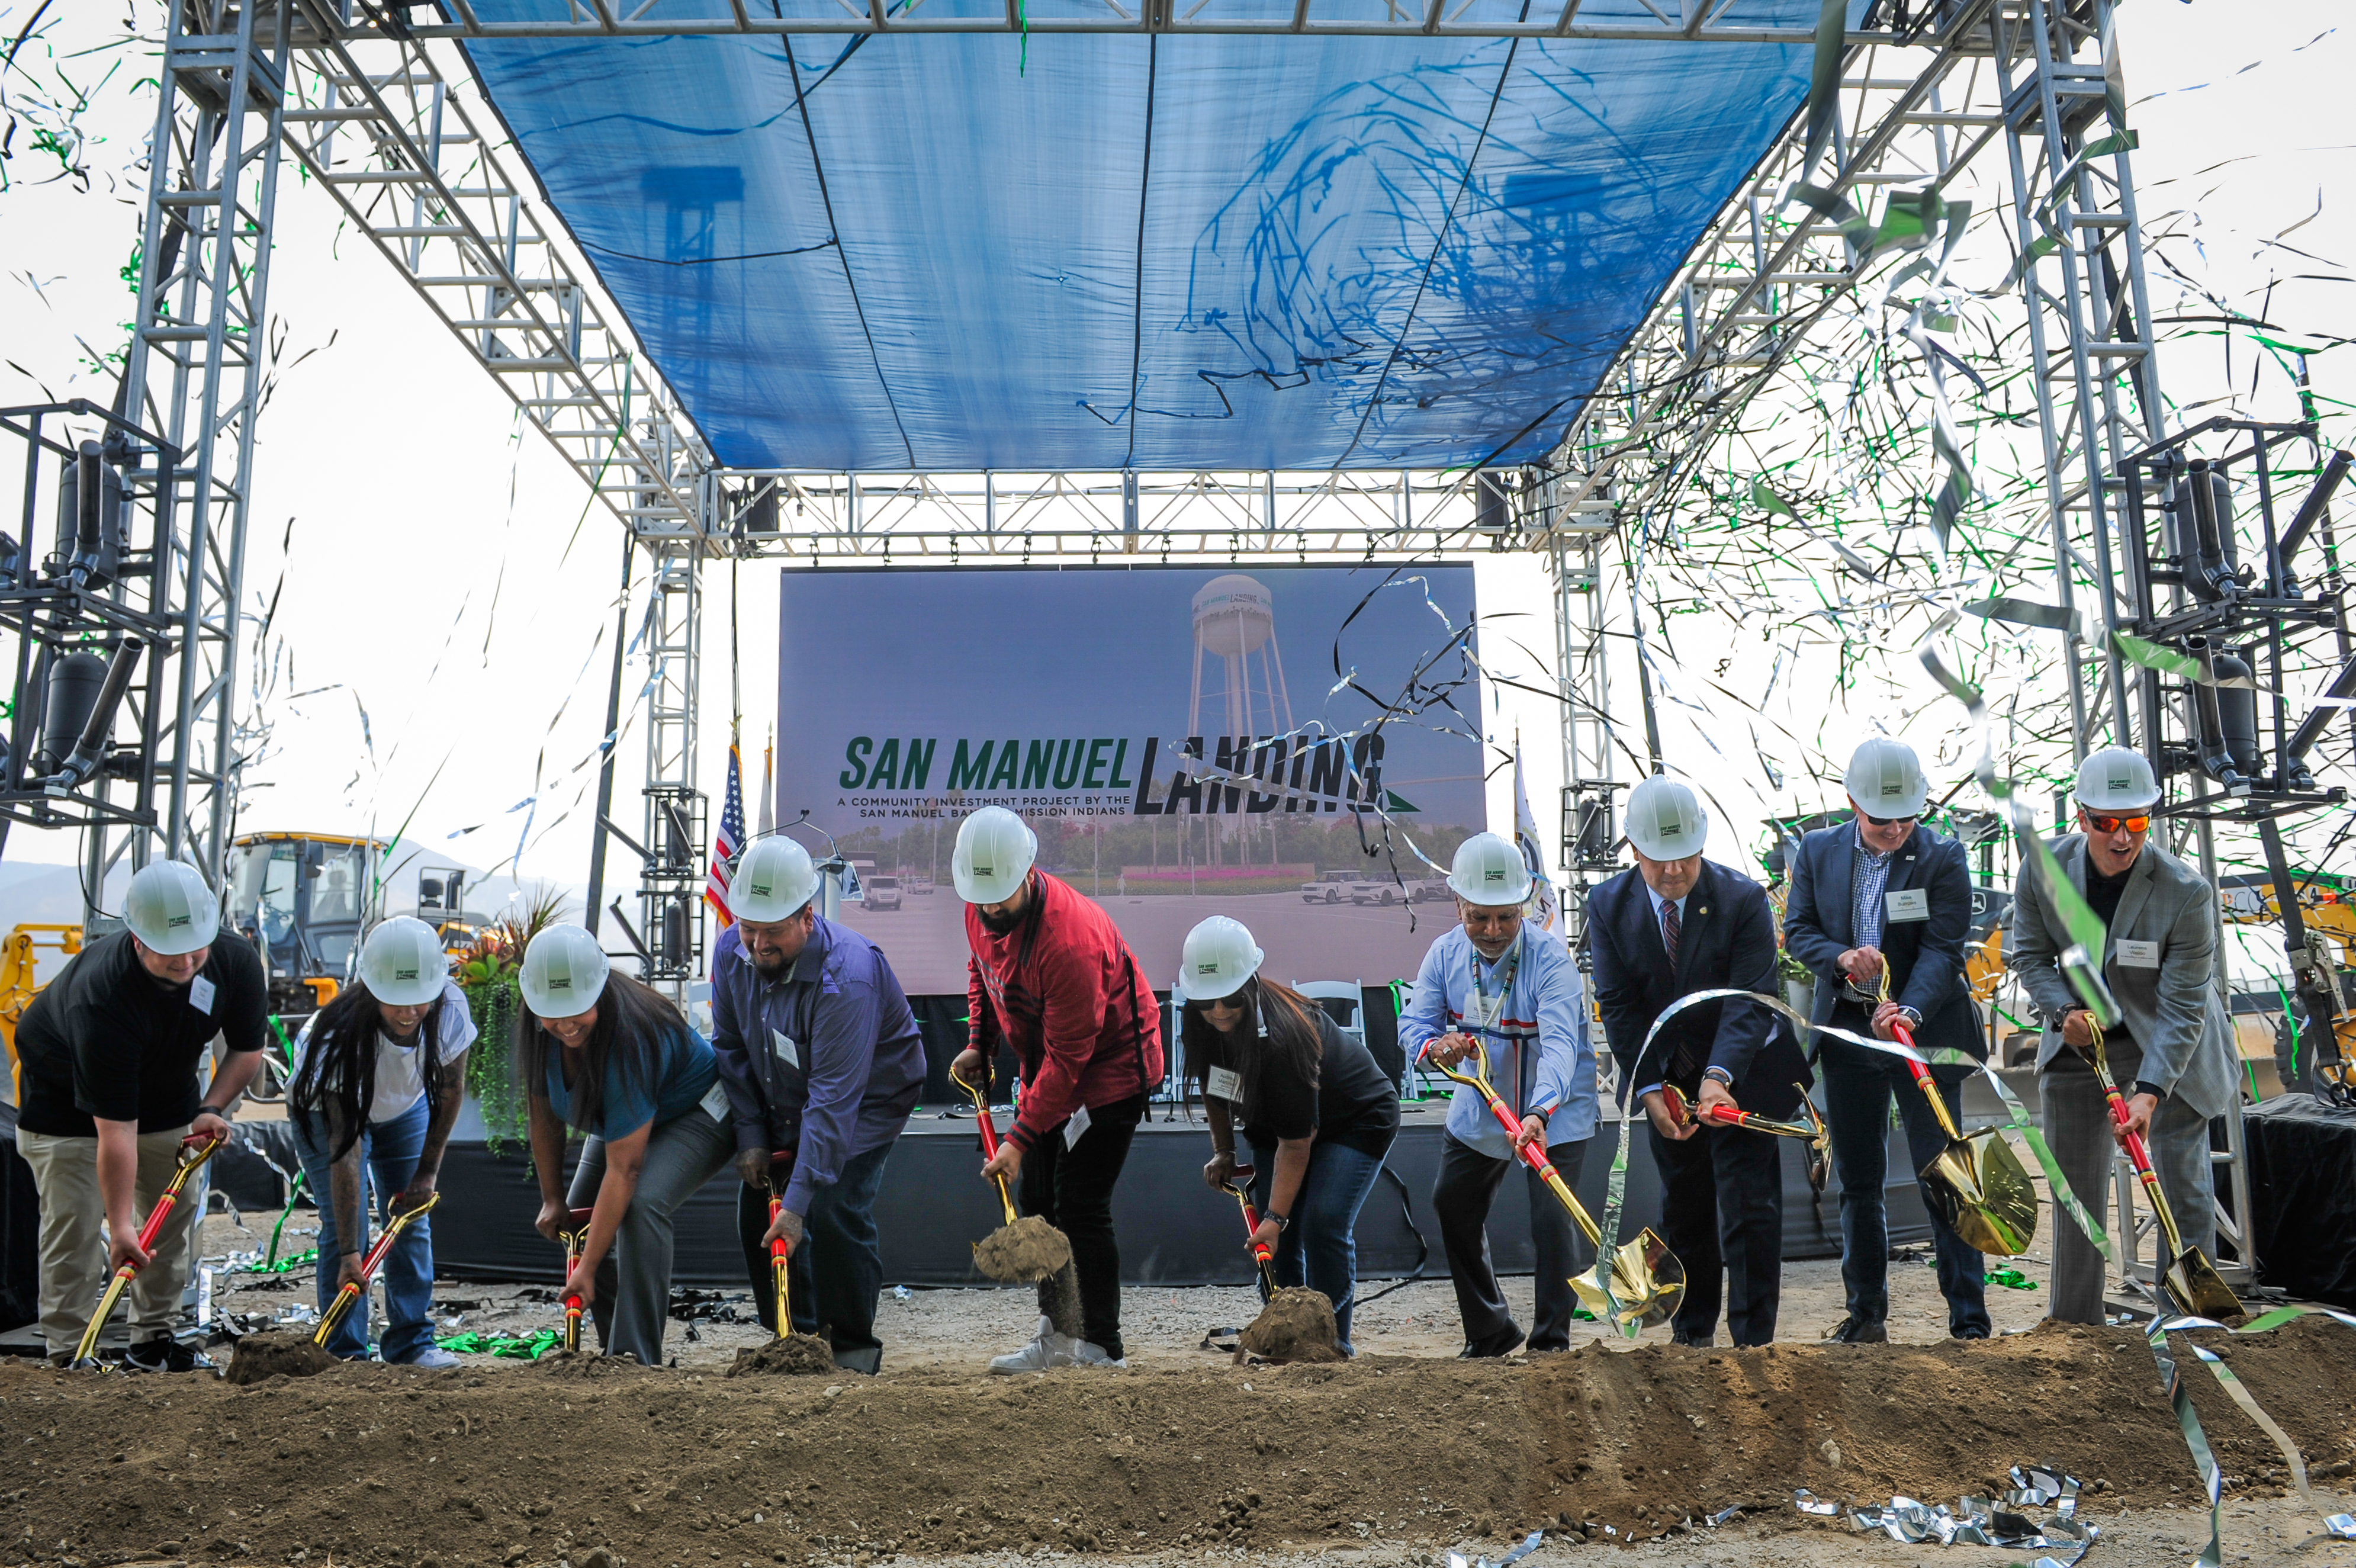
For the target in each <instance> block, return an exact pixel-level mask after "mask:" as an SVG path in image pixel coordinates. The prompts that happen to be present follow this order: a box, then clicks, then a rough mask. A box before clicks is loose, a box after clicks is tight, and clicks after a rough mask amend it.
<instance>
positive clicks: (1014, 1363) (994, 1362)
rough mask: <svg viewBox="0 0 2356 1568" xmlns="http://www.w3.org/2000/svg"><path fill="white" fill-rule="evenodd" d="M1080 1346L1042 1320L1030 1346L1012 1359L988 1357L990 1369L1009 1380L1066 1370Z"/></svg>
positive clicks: (1015, 1354)
mask: <svg viewBox="0 0 2356 1568" xmlns="http://www.w3.org/2000/svg"><path fill="white" fill-rule="evenodd" d="M1079 1343H1080V1342H1079V1341H1078V1340H1076V1339H1071V1338H1067V1337H1065V1336H1063V1335H1061V1334H1058V1333H1056V1332H1055V1324H1054V1322H1053V1321H1052V1320H1050V1319H1049V1318H1046V1317H1044V1316H1043V1317H1041V1318H1040V1319H1039V1332H1038V1334H1037V1335H1036V1336H1035V1337H1033V1339H1032V1341H1031V1343H1030V1344H1028V1345H1025V1346H1024V1347H1023V1348H1022V1349H1020V1350H1017V1351H1015V1352H1013V1353H1012V1355H1007V1356H993V1357H991V1359H990V1369H991V1371H992V1372H995V1373H998V1374H999V1375H1001V1376H1002V1377H1012V1376H1013V1375H1014V1374H1015V1373H1017V1372H1044V1371H1045V1370H1047V1369H1049V1368H1051V1367H1068V1366H1071V1365H1072V1364H1073V1361H1074V1356H1073V1351H1074V1349H1075V1348H1076V1347H1077V1346H1078V1345H1079ZM1090 1348H1093V1347H1090ZM1097 1354H1098V1356H1099V1357H1101V1356H1102V1355H1103V1354H1104V1352H1103V1351H1101V1350H1098V1352H1097Z"/></svg>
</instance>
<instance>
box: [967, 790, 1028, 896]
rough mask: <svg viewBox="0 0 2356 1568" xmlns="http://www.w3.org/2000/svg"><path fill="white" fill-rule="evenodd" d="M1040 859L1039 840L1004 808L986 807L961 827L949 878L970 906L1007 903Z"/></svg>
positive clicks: (1020, 820) (970, 817)
mask: <svg viewBox="0 0 2356 1568" xmlns="http://www.w3.org/2000/svg"><path fill="white" fill-rule="evenodd" d="M1038 858H1039V837H1038V835H1037V834H1036V833H1033V832H1032V831H1031V830H1030V829H1029V828H1026V827H1024V826H1023V819H1022V818H1020V817H1018V816H1016V815H1015V814H1014V813H1013V812H1012V811H1008V810H1007V809H1006V808H1005V807H1003V806H984V807H983V808H982V809H981V810H980V811H976V812H974V813H973V815H971V816H969V817H968V818H967V819H966V820H965V821H964V822H959V823H958V836H957V849H956V851H955V852H954V853H953V854H950V856H949V879H950V880H951V881H953V882H955V883H956V884H957V891H958V897H960V898H962V899H964V900H965V901H966V902H967V903H969V904H1003V903H1005V902H1006V901H1007V900H1008V899H1009V898H1012V897H1014V894H1015V890H1016V889H1017V888H1019V887H1021V886H1023V878H1025V877H1027V876H1029V875H1031V863H1032V862H1033V861H1034V860H1036V859H1038Z"/></svg>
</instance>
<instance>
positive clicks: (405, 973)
mask: <svg viewBox="0 0 2356 1568" xmlns="http://www.w3.org/2000/svg"><path fill="white" fill-rule="evenodd" d="M392 977H393V979H395V980H414V979H416V978H417V966H416V965H415V964H412V965H410V966H409V967H408V968H407V969H396V970H394V971H393V972H392Z"/></svg>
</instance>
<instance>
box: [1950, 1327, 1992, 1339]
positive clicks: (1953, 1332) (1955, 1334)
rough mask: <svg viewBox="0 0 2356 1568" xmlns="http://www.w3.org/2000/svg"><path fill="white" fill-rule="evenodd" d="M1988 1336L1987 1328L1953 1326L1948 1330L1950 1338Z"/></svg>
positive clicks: (1982, 1337) (1979, 1337)
mask: <svg viewBox="0 0 2356 1568" xmlns="http://www.w3.org/2000/svg"><path fill="white" fill-rule="evenodd" d="M1947 1337H1948V1338H1950V1339H1985V1338H1987V1337H1988V1331H1987V1329H1985V1328H1951V1329H1949V1330H1948V1331H1947Z"/></svg>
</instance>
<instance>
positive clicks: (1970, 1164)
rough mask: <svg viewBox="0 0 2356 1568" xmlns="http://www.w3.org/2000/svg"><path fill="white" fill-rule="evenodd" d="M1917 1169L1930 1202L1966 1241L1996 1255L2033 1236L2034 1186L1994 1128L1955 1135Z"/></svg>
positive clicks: (2022, 1247) (2017, 1251)
mask: <svg viewBox="0 0 2356 1568" xmlns="http://www.w3.org/2000/svg"><path fill="white" fill-rule="evenodd" d="M1981 1140H1986V1143H1985V1145H1984V1146H1983V1144H1981ZM1920 1174H1921V1176H1922V1190H1923V1192H1924V1193H1925V1195H1926V1196H1927V1197H1929V1199H1930V1203H1931V1207H1932V1208H1933V1209H1934V1210H1935V1211H1936V1212H1937V1213H1938V1216H1939V1218H1940V1219H1942V1220H1943V1221H1944V1222H1945V1224H1946V1227H1947V1229H1948V1230H1952V1231H1954V1233H1955V1235H1956V1237H1957V1238H1958V1239H1959V1240H1962V1241H1963V1243H1964V1244H1965V1246H1967V1247H1971V1248H1975V1249H1976V1250H1977V1251H1982V1252H1991V1253H1994V1254H1995V1255H1996V1256H1997V1257H2000V1258H2017V1257H2019V1256H2020V1255H2021V1254H2022V1253H2023V1252H2026V1251H2029V1244H2030V1242H2031V1241H2033V1240H2035V1239H2036V1236H2037V1189H2036V1188H2035V1187H2031V1186H2029V1173H2028V1172H2027V1171H2024V1170H2022V1169H2021V1168H2020V1160H2019V1156H2017V1155H2014V1154H2013V1152H2012V1146H2011V1145H2010V1144H2007V1143H2006V1142H2005V1141H2004V1139H2003V1138H2002V1136H2000V1135H1999V1134H1998V1133H1997V1131H1996V1129H1994V1128H1988V1129H1987V1130H1986V1131H1984V1132H1980V1133H1975V1134H1973V1135H1972V1136H1971V1137H1969V1138H1958V1139H1956V1140H1955V1141H1954V1143H1951V1144H1948V1145H1947V1146H1946V1147H1945V1148H1944V1149H1942V1150H1941V1151H1940V1152H1939V1155H1938V1157H1936V1158H1935V1159H1933V1161H1932V1162H1931V1163H1930V1164H1929V1165H1924V1166H1923V1167H1922V1171H1921V1173H1920Z"/></svg>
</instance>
